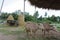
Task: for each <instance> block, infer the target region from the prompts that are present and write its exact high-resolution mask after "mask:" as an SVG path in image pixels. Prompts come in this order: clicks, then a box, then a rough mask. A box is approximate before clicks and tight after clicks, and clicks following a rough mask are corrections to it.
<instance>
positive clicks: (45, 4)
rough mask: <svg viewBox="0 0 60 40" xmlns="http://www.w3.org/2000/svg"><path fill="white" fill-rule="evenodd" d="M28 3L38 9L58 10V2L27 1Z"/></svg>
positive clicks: (54, 0) (59, 5)
mask: <svg viewBox="0 0 60 40" xmlns="http://www.w3.org/2000/svg"><path fill="white" fill-rule="evenodd" d="M29 2H30V3H31V4H32V5H34V6H36V7H39V8H46V9H55V10H60V0H29Z"/></svg>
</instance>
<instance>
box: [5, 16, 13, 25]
mask: <svg viewBox="0 0 60 40" xmlns="http://www.w3.org/2000/svg"><path fill="white" fill-rule="evenodd" d="M11 20H14V18H13V16H12V15H9V16H8V18H7V20H6V24H5V25H7V26H8V25H10V24H9V23H8V21H11Z"/></svg>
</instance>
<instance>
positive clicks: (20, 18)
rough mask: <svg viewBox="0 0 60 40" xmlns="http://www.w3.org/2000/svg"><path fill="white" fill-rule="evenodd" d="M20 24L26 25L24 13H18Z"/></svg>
mask: <svg viewBox="0 0 60 40" xmlns="http://www.w3.org/2000/svg"><path fill="white" fill-rule="evenodd" d="M18 24H19V26H23V27H24V26H25V21H24V15H23V14H20V15H18Z"/></svg>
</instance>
